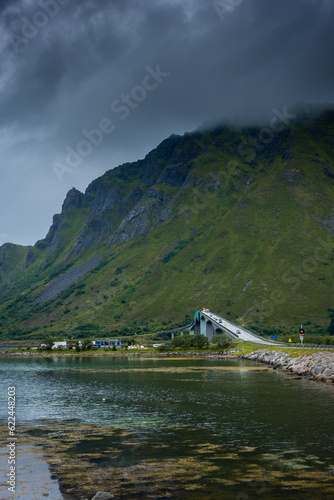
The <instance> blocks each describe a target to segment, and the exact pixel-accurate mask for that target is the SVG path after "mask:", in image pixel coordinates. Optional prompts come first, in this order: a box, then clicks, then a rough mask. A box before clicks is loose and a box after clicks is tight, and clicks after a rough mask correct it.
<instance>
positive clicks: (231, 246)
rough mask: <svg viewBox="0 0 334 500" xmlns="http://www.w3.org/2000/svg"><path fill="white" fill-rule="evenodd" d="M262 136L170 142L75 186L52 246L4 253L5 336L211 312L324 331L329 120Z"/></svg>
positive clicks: (1, 312) (226, 131) (204, 135)
mask: <svg viewBox="0 0 334 500" xmlns="http://www.w3.org/2000/svg"><path fill="white" fill-rule="evenodd" d="M267 129H268V128H267ZM267 129H265V128H263V127H262V128H259V127H258V128H257V127H252V128H244V129H236V128H234V129H233V128H228V127H226V126H224V127H217V128H215V129H213V130H208V131H197V132H194V133H192V134H188V133H187V134H185V135H184V136H175V135H173V136H170V137H169V138H168V139H166V140H164V141H163V142H162V143H161V144H160V145H159V146H158V147H157V148H156V149H155V150H153V151H152V152H150V153H149V154H148V155H147V156H146V157H145V159H143V160H139V161H137V162H134V163H128V164H124V165H121V166H119V167H117V168H116V169H114V170H109V171H107V172H106V173H105V174H104V175H103V176H101V177H100V178H98V179H96V180H95V181H93V182H92V183H91V184H90V185H89V186H88V188H87V190H86V192H85V193H81V192H79V191H78V190H76V189H75V188H73V189H71V190H70V191H69V193H68V194H67V197H66V199H65V201H64V203H63V206H62V211H61V213H60V214H57V215H55V216H54V218H53V223H52V225H51V227H50V230H49V232H48V234H47V236H46V237H45V239H43V240H40V241H38V242H37V243H36V244H35V245H34V246H33V247H28V248H25V247H19V246H16V245H12V244H6V245H3V246H2V247H0V279H1V282H0V292H1V300H0V331H1V332H2V336H3V338H4V337H7V338H8V337H10V336H14V337H15V335H16V336H17V337H19V336H21V337H24V336H25V335H27V336H30V337H31V336H32V337H33V336H41V335H44V334H55V335H57V334H59V333H62V334H66V335H68V334H73V335H76V334H77V333H81V332H82V331H84V332H88V333H90V332H100V333H101V334H103V333H107V332H110V330H118V331H119V332H121V331H126V329H128V330H129V331H131V330H132V329H133V327H134V326H135V327H136V328H140V327H141V328H146V329H147V330H150V329H154V328H160V327H161V326H162V325H163V322H165V323H169V324H176V323H178V324H182V323H183V321H184V320H185V316H187V315H191V314H192V313H193V312H194V310H196V308H198V307H201V306H203V305H207V306H209V307H211V308H212V309H213V310H214V309H216V310H217V311H219V312H221V313H222V314H226V315H228V316H229V317H230V318H231V319H233V320H235V321H247V322H249V323H250V322H252V323H254V324H256V323H258V324H262V325H263V324H264V325H270V324H277V323H281V324H288V323H291V322H295V321H296V322H299V321H300V319H303V321H305V319H304V318H305V317H306V318H307V320H309V321H311V322H313V323H315V324H318V325H319V326H321V325H324V324H325V323H326V322H327V321H328V309H330V308H331V307H333V305H334V304H333V295H332V277H333V255H334V254H333V227H334V210H333V207H334V196H333V193H334V190H333V185H334V167H333V158H334V141H333V137H334V135H333V132H334V113H333V111H327V112H324V113H323V114H321V115H320V116H318V117H313V118H310V117H309V116H306V117H305V116H303V117H302V118H300V119H299V120H296V121H295V122H294V123H292V124H289V126H284V127H281V130H280V131H278V132H273V131H272V133H271V134H269V133H268V130H267ZM204 302H205V304H204ZM138 322H140V323H141V325H139V324H138Z"/></svg>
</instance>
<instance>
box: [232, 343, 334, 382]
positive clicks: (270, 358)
mask: <svg viewBox="0 0 334 500" xmlns="http://www.w3.org/2000/svg"><path fill="white" fill-rule="evenodd" d="M238 357H239V358H240V359H247V360H249V361H256V362H258V363H265V364H268V365H272V366H273V368H274V369H280V370H283V371H286V372H290V373H292V374H295V375H298V376H300V377H306V378H308V379H310V380H318V381H320V382H327V383H333V384H334V353H332V352H324V351H322V352H317V353H314V354H305V355H304V356H299V357H298V358H290V356H289V355H288V354H287V353H285V352H279V351H266V350H259V351H254V352H252V353H250V354H242V355H240V356H238Z"/></svg>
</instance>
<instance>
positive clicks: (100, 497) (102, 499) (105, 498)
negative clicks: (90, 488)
mask: <svg viewBox="0 0 334 500" xmlns="http://www.w3.org/2000/svg"><path fill="white" fill-rule="evenodd" d="M110 498H115V497H114V495H112V494H111V493H107V492H106V491H99V492H98V493H96V495H95V497H93V498H92V500H109V499H110Z"/></svg>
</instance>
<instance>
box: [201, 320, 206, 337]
mask: <svg viewBox="0 0 334 500" xmlns="http://www.w3.org/2000/svg"><path fill="white" fill-rule="evenodd" d="M200 333H201V335H206V319H205V318H201V326H200Z"/></svg>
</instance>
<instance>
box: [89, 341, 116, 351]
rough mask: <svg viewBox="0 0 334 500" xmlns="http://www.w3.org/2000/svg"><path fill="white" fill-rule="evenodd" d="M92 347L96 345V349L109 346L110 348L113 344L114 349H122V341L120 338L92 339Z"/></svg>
mask: <svg viewBox="0 0 334 500" xmlns="http://www.w3.org/2000/svg"><path fill="white" fill-rule="evenodd" d="M92 345H93V347H97V348H98V349H103V348H109V349H112V348H113V347H114V346H115V347H116V349H122V341H121V340H105V341H102V340H93V342H92Z"/></svg>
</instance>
